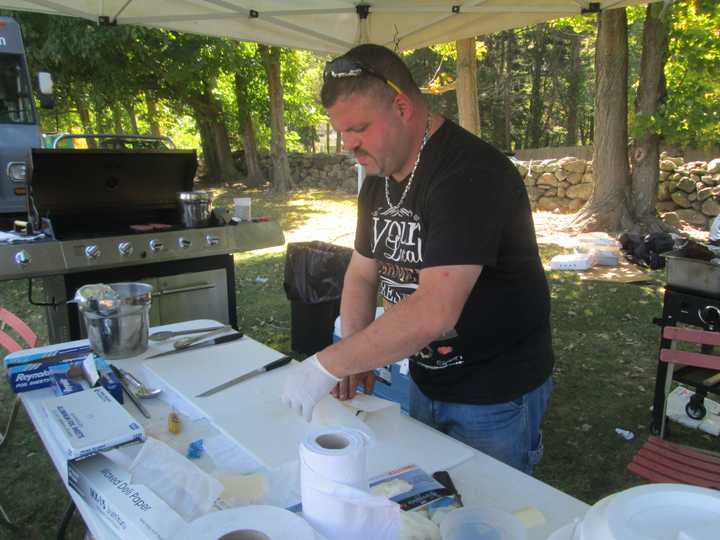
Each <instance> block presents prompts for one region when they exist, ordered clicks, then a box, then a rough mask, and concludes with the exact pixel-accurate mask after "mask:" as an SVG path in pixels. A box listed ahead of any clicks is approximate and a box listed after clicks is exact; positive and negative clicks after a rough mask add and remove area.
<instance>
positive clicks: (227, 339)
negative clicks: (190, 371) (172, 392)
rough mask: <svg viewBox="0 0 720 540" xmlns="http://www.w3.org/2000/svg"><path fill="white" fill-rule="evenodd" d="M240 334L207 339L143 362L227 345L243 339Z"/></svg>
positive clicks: (154, 355) (152, 356) (156, 355)
mask: <svg viewBox="0 0 720 540" xmlns="http://www.w3.org/2000/svg"><path fill="white" fill-rule="evenodd" d="M243 335H244V334H243V333H242V332H235V333H234V334H230V335H227V336H220V337H217V338H215V339H208V340H207V341H201V342H200V343H195V344H194V345H190V346H189V347H185V348H184V349H170V350H169V351H165V352H161V353H157V354H153V355H150V356H148V357H147V358H145V360H150V359H151V358H159V357H161V356H166V355H168V354H180V353H184V352H186V351H194V350H195V349H201V348H202V347H209V346H211V345H220V344H221V343H228V342H230V341H236V340H238V339H240V338H241V337H243Z"/></svg>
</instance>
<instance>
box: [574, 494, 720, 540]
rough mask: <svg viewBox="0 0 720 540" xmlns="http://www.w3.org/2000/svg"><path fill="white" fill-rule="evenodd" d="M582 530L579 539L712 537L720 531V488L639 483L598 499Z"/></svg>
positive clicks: (702, 539) (689, 539) (693, 539)
mask: <svg viewBox="0 0 720 540" xmlns="http://www.w3.org/2000/svg"><path fill="white" fill-rule="evenodd" d="M579 530H580V534H576V537H577V540H678V539H679V538H682V539H684V540H706V539H707V540H711V539H714V538H718V534H719V533H718V531H720V492H718V491H715V490H712V489H705V488H699V487H694V486H688V485H684V484H652V485H647V486H638V487H635V488H631V489H628V490H626V491H623V492H620V493H617V494H615V495H612V496H610V497H607V498H605V499H603V500H601V501H599V502H598V503H597V504H595V505H594V506H593V507H592V508H591V509H590V510H588V512H587V514H586V515H585V518H584V519H583V521H582V524H581V526H580V527H579ZM710 531H712V533H711V534H710ZM708 534H710V535H709V536H708Z"/></svg>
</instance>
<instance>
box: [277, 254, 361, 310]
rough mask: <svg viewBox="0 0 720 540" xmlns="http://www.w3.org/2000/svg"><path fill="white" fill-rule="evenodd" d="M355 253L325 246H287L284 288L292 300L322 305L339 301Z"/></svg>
mask: <svg viewBox="0 0 720 540" xmlns="http://www.w3.org/2000/svg"><path fill="white" fill-rule="evenodd" d="M351 257H352V249H350V248H346V247H342V246H336V245H333V244H327V243H325V242H319V241H314V242H294V243H291V244H288V246H287V255H286V257H285V280H284V282H283V287H284V288H285V293H286V294H287V297H288V299H289V300H299V301H302V302H304V303H307V304H320V303H322V302H330V301H333V300H337V299H339V298H340V295H341V293H342V287H343V278H344V277H345V270H347V267H348V264H350V258H351Z"/></svg>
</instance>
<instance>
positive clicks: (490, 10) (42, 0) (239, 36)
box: [0, 0, 647, 54]
mask: <svg viewBox="0 0 720 540" xmlns="http://www.w3.org/2000/svg"><path fill="white" fill-rule="evenodd" d="M640 3H647V0H604V1H599V2H589V1H585V0H524V1H523V0H467V1H463V0H449V1H445V0H369V1H353V0H0V7H2V8H7V9H12V10H18V11H35V12H39V13H46V14H50V15H68V16H73V17H81V18H85V19H90V20H97V21H102V22H109V23H111V24H114V23H117V24H134V25H141V26H153V27H159V28H165V29H169V30H178V31H181V32H190V33H194V34H204V35H211V36H220V37H228V38H232V39H236V40H240V41H255V42H259V43H265V44H268V45H278V46H282V47H291V48H299V49H310V50H313V51H318V52H327V53H333V54H337V53H342V52H345V51H347V50H348V49H350V48H351V47H353V46H354V45H356V44H358V43H378V44H381V45H385V46H387V47H390V48H396V49H398V50H404V49H415V48H419V47H424V46H427V45H431V44H434V43H439V42H445V41H454V40H458V39H463V38H468V37H472V36H478V35H484V34H491V33H494V32H499V31H501V30H507V29H510V28H516V27H520V26H528V25H533V24H537V23H539V22H543V21H547V20H550V19H555V18H559V17H570V16H573V15H578V14H580V13H583V12H595V11H598V10H600V9H610V8H614V7H621V6H625V5H629V4H640Z"/></svg>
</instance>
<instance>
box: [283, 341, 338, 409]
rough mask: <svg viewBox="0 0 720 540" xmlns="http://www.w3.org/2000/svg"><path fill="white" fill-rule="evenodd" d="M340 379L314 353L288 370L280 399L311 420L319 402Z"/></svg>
mask: <svg viewBox="0 0 720 540" xmlns="http://www.w3.org/2000/svg"><path fill="white" fill-rule="evenodd" d="M339 381H340V379H338V378H337V377H335V376H334V375H333V374H332V373H330V372H329V371H328V370H327V369H325V367H323V365H322V364H321V363H320V360H318V357H317V355H315V354H313V355H312V356H311V357H310V358H306V359H305V360H304V361H303V362H300V363H299V364H296V365H294V366H293V369H291V370H290V371H289V372H288V374H287V376H286V377H285V385H284V387H283V392H282V395H281V396H280V399H281V400H282V402H283V403H284V404H285V405H287V406H288V407H290V408H291V409H293V410H294V411H295V412H296V413H298V414H299V415H300V416H303V417H305V420H307V421H308V422H309V421H310V420H312V412H313V409H314V408H315V405H317V402H318V401H320V400H321V399H322V398H324V397H325V396H327V395H328V394H329V393H330V390H331V389H332V388H333V386H335V385H337V383H338V382H339Z"/></svg>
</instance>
